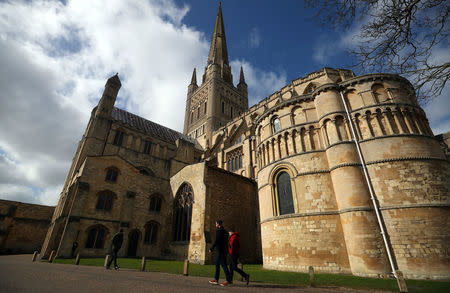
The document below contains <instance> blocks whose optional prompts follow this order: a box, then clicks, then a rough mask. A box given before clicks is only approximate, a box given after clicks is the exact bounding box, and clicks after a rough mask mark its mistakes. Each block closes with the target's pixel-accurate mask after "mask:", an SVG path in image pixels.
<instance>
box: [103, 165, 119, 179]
mask: <svg viewBox="0 0 450 293" xmlns="http://www.w3.org/2000/svg"><path fill="white" fill-rule="evenodd" d="M118 174H119V172H118V171H117V169H116V168H108V169H107V170H106V177H105V181H109V182H116V181H117V175H118Z"/></svg>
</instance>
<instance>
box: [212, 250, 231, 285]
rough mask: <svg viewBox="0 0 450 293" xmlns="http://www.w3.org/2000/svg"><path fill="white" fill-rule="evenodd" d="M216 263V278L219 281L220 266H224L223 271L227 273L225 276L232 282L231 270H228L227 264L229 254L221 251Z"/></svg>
mask: <svg viewBox="0 0 450 293" xmlns="http://www.w3.org/2000/svg"><path fill="white" fill-rule="evenodd" d="M214 264H215V265H216V274H215V275H214V279H215V280H217V281H219V276H220V266H222V269H223V272H224V273H225V277H226V279H227V281H228V282H232V280H231V275H230V272H229V271H228V266H227V254H226V253H224V252H219V253H218V254H217V256H216V261H215V262H214Z"/></svg>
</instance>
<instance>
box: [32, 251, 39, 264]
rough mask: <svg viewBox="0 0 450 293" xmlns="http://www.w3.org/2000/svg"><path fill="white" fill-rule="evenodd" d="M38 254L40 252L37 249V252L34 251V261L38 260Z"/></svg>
mask: <svg viewBox="0 0 450 293" xmlns="http://www.w3.org/2000/svg"><path fill="white" fill-rule="evenodd" d="M37 255H38V252H37V251H35V252H34V253H33V259H32V262H35V261H36V258H37Z"/></svg>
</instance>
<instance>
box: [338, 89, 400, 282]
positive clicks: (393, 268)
mask: <svg viewBox="0 0 450 293" xmlns="http://www.w3.org/2000/svg"><path fill="white" fill-rule="evenodd" d="M339 94H340V95H341V99H342V103H343V104H344V107H345V113H346V114H347V120H348V122H349V124H350V129H351V131H352V137H353V141H354V142H355V145H356V149H357V151H358V156H359V160H360V161H361V166H362V169H363V172H364V178H365V179H366V183H367V187H369V193H370V199H371V200H372V204H373V207H374V209H375V214H376V215H377V222H378V226H380V230H381V235H382V236H383V242H384V247H385V249H386V252H387V254H388V258H389V263H390V265H391V270H392V273H393V274H394V277H395V278H396V279H398V276H397V272H396V268H395V264H394V259H393V257H392V254H393V252H391V249H390V245H389V242H388V239H387V236H386V231H385V229H384V223H383V219H382V217H381V212H380V208H379V207H378V202H377V199H376V197H375V192H374V191H373V187H372V183H371V181H370V177H369V172H368V171H367V166H366V161H365V160H364V156H363V153H362V151H361V147H360V145H359V140H358V137H357V136H356V132H355V128H354V126H353V120H352V118H351V116H350V112H349V111H348V107H347V103H346V102H345V98H344V95H343V93H342V91H341V90H339ZM391 253H392V254H391Z"/></svg>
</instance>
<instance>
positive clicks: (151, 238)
mask: <svg viewBox="0 0 450 293" xmlns="http://www.w3.org/2000/svg"><path fill="white" fill-rule="evenodd" d="M158 227H159V224H158V223H157V222H153V221H152V222H148V223H147V224H146V225H145V236H144V243H145V244H155V243H156V241H157V240H158Z"/></svg>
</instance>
